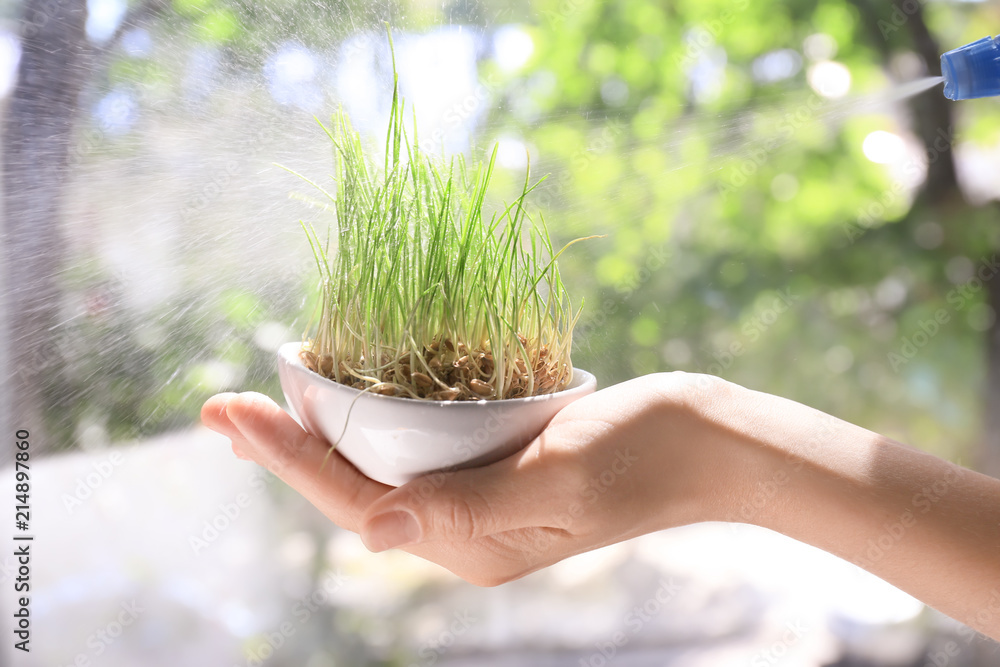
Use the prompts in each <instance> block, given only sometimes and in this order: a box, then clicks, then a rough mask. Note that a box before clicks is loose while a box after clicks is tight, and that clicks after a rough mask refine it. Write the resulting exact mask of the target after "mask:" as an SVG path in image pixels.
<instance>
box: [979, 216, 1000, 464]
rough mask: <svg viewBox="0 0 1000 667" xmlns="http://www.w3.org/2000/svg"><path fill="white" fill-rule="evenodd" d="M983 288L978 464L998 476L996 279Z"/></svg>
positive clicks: (999, 287)
mask: <svg viewBox="0 0 1000 667" xmlns="http://www.w3.org/2000/svg"><path fill="white" fill-rule="evenodd" d="M997 224H1000V221H998V222H997ZM986 285H987V290H988V298H989V304H990V306H992V307H993V312H994V313H995V314H996V317H995V318H994V319H993V325H992V326H991V327H990V330H989V331H988V332H987V336H986V373H987V378H988V380H987V393H986V406H985V409H986V433H985V437H984V438H983V449H982V452H981V453H980V457H979V461H978V463H979V470H981V471H982V472H984V473H986V474H987V475H992V476H994V477H1000V276H997V277H994V278H993V279H992V280H989V281H987V283H986Z"/></svg>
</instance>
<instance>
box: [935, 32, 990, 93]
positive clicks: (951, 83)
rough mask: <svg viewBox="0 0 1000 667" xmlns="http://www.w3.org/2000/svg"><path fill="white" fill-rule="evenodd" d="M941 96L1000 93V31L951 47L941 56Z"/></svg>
mask: <svg viewBox="0 0 1000 667" xmlns="http://www.w3.org/2000/svg"><path fill="white" fill-rule="evenodd" d="M941 74H942V76H944V96H945V97H947V98H948V99H949V100H967V99H969V98H972V97H990V96H993V95H1000V35H997V38H996V39H993V38H992V37H983V38H982V39H980V40H977V41H975V42H972V43H971V44H966V45H965V46H960V47H958V48H957V49H952V50H951V51H949V52H948V53H946V54H944V55H943V56H941Z"/></svg>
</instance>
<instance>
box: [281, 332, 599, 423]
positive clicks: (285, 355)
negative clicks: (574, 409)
mask: <svg viewBox="0 0 1000 667" xmlns="http://www.w3.org/2000/svg"><path fill="white" fill-rule="evenodd" d="M303 344H304V343H303V342H302V341H299V342H294V341H293V342H288V343H283V344H282V345H281V346H279V347H278V352H277V357H278V363H279V364H282V363H283V364H285V365H287V366H288V368H290V369H293V370H295V371H297V372H299V373H305V374H307V376H308V378H309V379H310V381H313V382H319V383H320V384H321V385H324V386H329V387H330V388H331V389H335V390H338V391H344V392H349V393H350V394H351V395H360V398H364V399H366V400H367V399H372V400H379V401H394V402H396V403H398V404H400V405H401V406H402V405H407V406H413V407H425V406H438V407H442V408H447V409H450V410H461V409H466V410H469V409H481V407H482V406H499V405H505V406H514V405H519V404H522V403H537V402H539V401H547V400H552V399H556V398H564V397H566V396H573V395H575V394H588V393H590V392H591V391H594V390H596V389H597V377H596V376H594V374H593V373H590V372H589V371H585V370H583V369H581V368H577V367H575V366H574V367H573V383H574V386H572V387H568V388H566V389H563V390H562V391H557V392H554V393H551V394H539V395H537V396H523V397H521V398H500V399H493V400H490V399H487V398H483V399H480V400H478V401H436V400H429V399H414V398H402V397H399V396H385V395H383V394H373V393H370V392H369V393H367V394H362V391H361V390H360V389H355V388H354V387H348V386H347V385H344V384H340V383H339V382H335V381H334V380H331V379H330V378H325V377H323V376H322V375H320V374H319V373H316V372H315V371H311V370H309V369H308V368H306V367H305V364H303V363H302V360H301V359H299V355H298V351H299V350H301V349H302V345H303ZM578 378H579V380H578Z"/></svg>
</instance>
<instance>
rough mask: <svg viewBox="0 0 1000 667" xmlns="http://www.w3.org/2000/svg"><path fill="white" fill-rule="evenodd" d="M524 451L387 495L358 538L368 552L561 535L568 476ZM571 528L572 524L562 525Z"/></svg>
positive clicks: (424, 479)
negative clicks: (525, 531) (530, 532)
mask: <svg viewBox="0 0 1000 667" xmlns="http://www.w3.org/2000/svg"><path fill="white" fill-rule="evenodd" d="M544 437H545V436H544V435H543V436H540V438H539V440H536V441H535V443H533V444H532V445H531V446H529V447H528V448H526V449H524V450H521V451H520V452H518V453H517V454H514V455H512V456H510V457H508V458H506V459H504V460H502V461H498V462H497V463H494V464H493V465H489V466H486V467H482V468H473V469H470V470H460V471H456V472H447V473H431V474H429V475H424V476H423V477H419V478H417V479H415V480H413V481H411V482H409V483H408V484H405V485H403V486H401V487H399V488H398V489H394V490H392V491H390V492H389V493H386V494H385V495H383V496H382V497H381V498H379V499H378V500H376V501H375V502H373V504H372V505H371V506H370V507H369V508H368V509H367V511H366V512H365V515H364V517H363V519H362V523H361V528H362V530H361V536H362V540H364V542H365V545H366V546H367V547H368V548H369V549H371V550H372V551H383V550H385V549H390V548H393V547H397V546H401V545H405V544H413V543H418V542H419V543H423V542H433V541H439V540H445V541H459V542H464V541H468V540H473V539H476V538H480V537H485V536H490V535H495V534H497V533H502V532H505V531H510V530H515V529H518V528H529V527H549V528H554V529H557V530H558V529H560V528H561V526H560V525H559V524H560V522H561V521H562V520H563V518H562V517H563V516H564V515H565V512H566V510H567V507H562V506H561V505H562V504H565V505H568V504H569V503H562V502H561V500H560V498H565V497H566V495H567V494H566V491H567V490H568V488H569V487H568V485H567V484H566V483H564V482H562V481H561V480H565V479H566V476H565V475H563V474H560V471H558V470H552V469H549V468H551V467H547V466H545V465H544V464H541V463H539V461H540V459H539V457H538V456H537V446H538V443H539V442H540V440H541V439H543V438H544ZM566 523H567V524H568V523H570V521H566Z"/></svg>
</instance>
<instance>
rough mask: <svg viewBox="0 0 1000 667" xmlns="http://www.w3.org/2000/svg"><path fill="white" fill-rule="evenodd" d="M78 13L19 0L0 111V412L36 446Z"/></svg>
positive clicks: (81, 35) (79, 1)
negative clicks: (10, 82) (1, 391)
mask: <svg viewBox="0 0 1000 667" xmlns="http://www.w3.org/2000/svg"><path fill="white" fill-rule="evenodd" d="M86 19H87V6H86V0H61V1H59V2H53V1H52V0H27V3H26V6H25V9H24V17H23V20H22V23H21V25H22V30H21V32H22V35H21V40H22V41H21V48H22V52H21V63H20V68H19V71H18V81H17V85H16V87H15V88H14V91H13V93H12V95H11V99H10V102H9V105H8V107H7V110H6V113H5V118H4V128H3V204H4V229H3V232H4V244H3V253H4V274H5V275H4V278H5V282H6V286H5V288H6V303H5V304H4V305H5V309H6V315H7V317H6V322H5V324H6V332H5V333H6V336H5V340H4V341H3V343H4V344H5V345H6V346H7V361H8V366H7V376H6V378H5V380H6V382H5V384H6V389H7V392H8V393H7V399H8V408H9V409H10V411H11V412H10V413H9V414H8V415H7V418H8V419H9V420H10V423H9V424H8V427H9V428H12V429H27V430H28V431H30V432H31V434H32V441H31V442H32V446H33V449H34V450H35V451H41V450H43V449H48V448H50V447H53V446H55V445H56V444H57V443H51V442H48V441H47V439H46V438H45V427H44V423H43V415H44V407H45V406H46V404H47V403H50V401H51V399H52V396H51V394H52V393H53V390H54V389H58V386H59V382H58V381H57V379H56V378H57V377H58V374H59V373H60V371H61V368H62V364H61V360H60V359H59V346H58V344H57V341H56V339H55V337H56V332H57V331H58V324H59V319H60V318H59V311H60V303H61V299H60V289H59V272H60V270H61V269H62V262H63V255H64V252H63V250H64V249H63V238H62V235H61V233H60V224H59V223H60V212H61V204H62V195H63V191H64V186H65V184H66V181H67V178H68V169H67V167H68V159H69V151H70V141H71V138H72V129H73V121H74V120H75V118H76V116H77V113H78V111H79V99H80V92H81V89H82V87H83V83H84V81H86V80H87V79H88V78H89V69H90V68H89V67H88V63H87V57H86V56H87V45H86V32H85V23H86ZM4 449H5V452H7V448H4ZM7 454H8V455H9V452H7Z"/></svg>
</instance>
